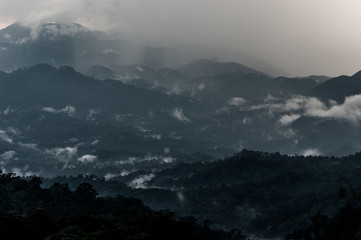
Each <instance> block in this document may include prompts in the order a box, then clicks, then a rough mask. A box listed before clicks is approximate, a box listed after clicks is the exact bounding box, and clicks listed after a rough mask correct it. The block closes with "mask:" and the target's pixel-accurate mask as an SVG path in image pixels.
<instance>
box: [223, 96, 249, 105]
mask: <svg viewBox="0 0 361 240" xmlns="http://www.w3.org/2000/svg"><path fill="white" fill-rule="evenodd" d="M245 103H247V100H246V99H244V98H241V97H233V98H230V99H229V100H228V101H227V105H230V106H235V107H239V106H242V105H243V104H245Z"/></svg>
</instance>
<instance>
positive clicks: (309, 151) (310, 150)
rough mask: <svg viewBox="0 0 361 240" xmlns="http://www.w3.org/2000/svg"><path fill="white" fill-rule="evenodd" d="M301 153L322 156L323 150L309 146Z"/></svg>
mask: <svg viewBox="0 0 361 240" xmlns="http://www.w3.org/2000/svg"><path fill="white" fill-rule="evenodd" d="M301 155H303V156H305V157H307V156H320V155H321V152H320V151H319V150H318V149H317V148H308V149H306V150H304V151H303V152H302V153H301Z"/></svg>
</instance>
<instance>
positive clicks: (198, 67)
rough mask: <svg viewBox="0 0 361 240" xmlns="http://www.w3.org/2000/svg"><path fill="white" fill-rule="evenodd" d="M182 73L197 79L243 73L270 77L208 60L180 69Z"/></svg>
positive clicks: (237, 65) (225, 63) (232, 63)
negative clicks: (234, 72) (236, 72)
mask: <svg viewBox="0 0 361 240" xmlns="http://www.w3.org/2000/svg"><path fill="white" fill-rule="evenodd" d="M180 70H181V71H182V72H184V73H186V74H189V75H193V76H196V77H201V76H210V75H216V74H221V73H225V72H233V71H241V72H243V73H256V74H261V75H264V76H268V75H267V74H266V73H262V72H260V71H257V70H254V69H251V68H249V67H246V66H244V65H242V64H240V63H236V62H218V61H213V60H208V59H201V60H197V61H194V62H192V63H190V64H188V65H186V66H185V67H183V68H181V69H180Z"/></svg>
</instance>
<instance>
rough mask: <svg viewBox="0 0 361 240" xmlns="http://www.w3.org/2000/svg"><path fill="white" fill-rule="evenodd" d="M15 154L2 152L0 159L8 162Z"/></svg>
mask: <svg viewBox="0 0 361 240" xmlns="http://www.w3.org/2000/svg"><path fill="white" fill-rule="evenodd" d="M15 154H16V152H15V151H6V152H4V153H3V154H1V155H0V158H1V159H3V160H5V161H8V160H11V159H13V158H14V156H15Z"/></svg>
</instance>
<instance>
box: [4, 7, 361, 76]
mask: <svg viewBox="0 0 361 240" xmlns="http://www.w3.org/2000/svg"><path fill="white" fill-rule="evenodd" d="M360 7H361V2H359V1H356V0H349V1H344V2H340V1H336V0H331V1H330V0H327V1H326V0H319V1H317V2H315V1H312V0H302V1H301V0H295V1H287V0H274V1H262V0H242V1H236V0H228V1H220V0H198V1H196V2H195V1H190V0H183V1H169V0H168V1H166V0H152V1H144V0H143V1H142V0H131V1H130V0H122V1H120V0H105V1H101V2H92V1H88V0H76V1H70V0H66V1H60V0H53V1H47V2H45V1H40V0H35V1H31V2H30V1H24V0H13V1H9V0H0V28H4V27H6V26H7V25H9V24H11V23H13V22H16V21H21V22H24V23H26V24H28V25H30V26H36V25H37V24H38V23H40V22H43V21H62V22H76V23H79V24H82V25H84V26H86V27H89V28H90V29H93V30H101V31H106V32H121V33H124V34H128V35H131V36H138V37H139V38H143V39H146V41H147V42H149V43H150V44H152V45H155V46H178V45H197V44H200V45H207V46H213V47H217V48H222V49H227V50H228V51H229V52H230V51H240V52H244V53H246V54H247V55H250V56H253V57H255V58H258V59H260V60H262V61H264V62H266V63H268V64H270V65H272V66H274V67H275V68H277V69H280V70H281V71H283V72H286V73H288V74H289V75H290V76H308V75H328V76H339V75H344V74H346V75H352V74H354V73H355V72H357V71H359V70H361V46H360V44H359V43H360V42H361V34H360V33H359V32H358V31H357V30H358V29H359V27H360V25H361V16H360V15H359V13H358V9H360ZM229 60H230V61H231V60H237V59H232V57H231V56H230V57H229Z"/></svg>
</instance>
